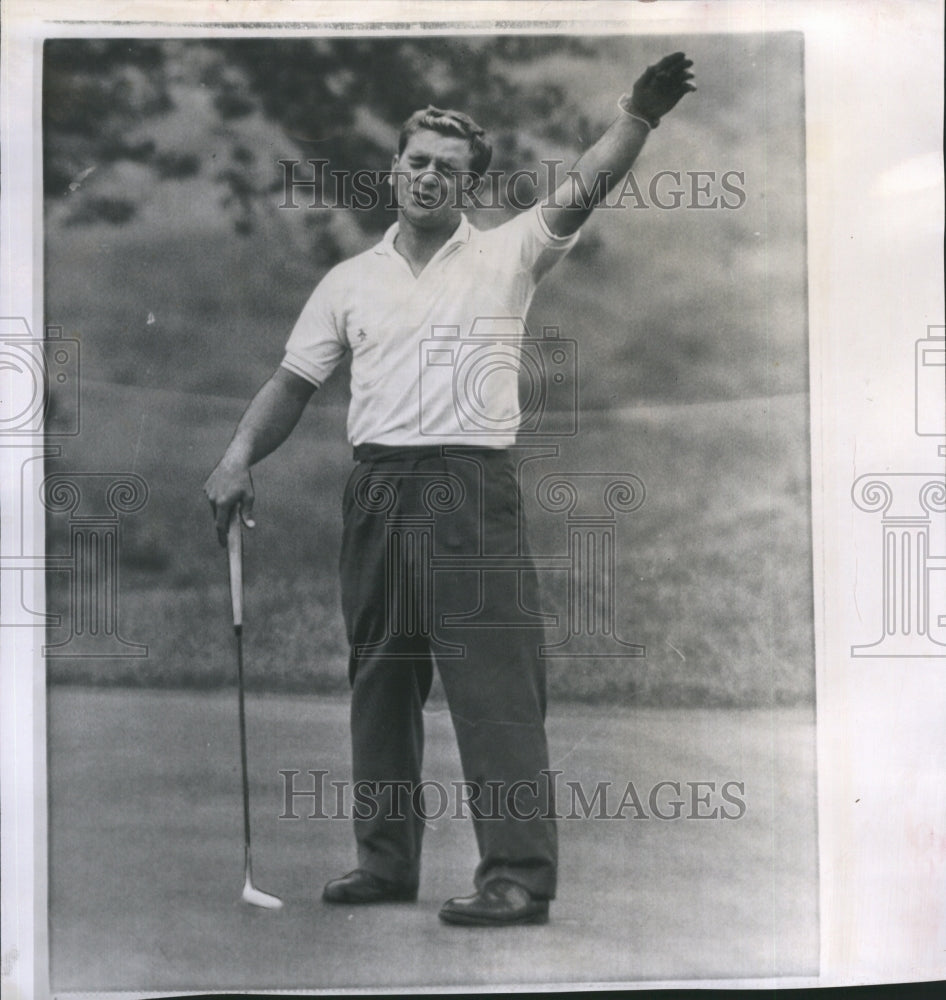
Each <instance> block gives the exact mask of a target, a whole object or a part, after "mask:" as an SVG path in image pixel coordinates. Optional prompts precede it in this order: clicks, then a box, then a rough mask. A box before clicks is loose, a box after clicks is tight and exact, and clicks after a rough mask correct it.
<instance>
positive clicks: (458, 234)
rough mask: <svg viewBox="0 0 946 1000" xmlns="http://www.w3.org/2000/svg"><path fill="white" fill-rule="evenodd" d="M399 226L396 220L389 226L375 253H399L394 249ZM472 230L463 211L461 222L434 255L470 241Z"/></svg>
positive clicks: (441, 253)
mask: <svg viewBox="0 0 946 1000" xmlns="http://www.w3.org/2000/svg"><path fill="white" fill-rule="evenodd" d="M398 226H399V223H397V222H395V223H394V224H393V225H392V226H389V227H388V229H387V231H386V232H385V234H384V236H383V238H382V239H381V242H380V243H378V244H377V245H376V246H375V248H374V252H375V253H381V254H388V255H389V256H390V255H391V254H396V253H397V250H395V249H394V238H395V237H396V236H397V232H398ZM472 232H473V227H472V226H471V225H470V220H469V219H468V218H467V217H466V216H465V215H463V214H462V213H461V215H460V224H459V225H458V226H457V228H456V229H454V231H453V233H452V234H451V235H450V237H449V239H448V240H447V241H446V243H444V245H443V246H442V247H441V248H440V249H439V250H438V251H437V253H436V254H435V255H434V256H435V257H440V256H442V255H443V254H445V253H446V252H447V251H448V250H449V249H451V248H452V247H453V246H455V245H459V244H461V243H469V242H470V235H471V234H472ZM398 256H400V254H398Z"/></svg>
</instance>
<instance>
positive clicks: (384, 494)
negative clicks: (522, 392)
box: [341, 445, 557, 899]
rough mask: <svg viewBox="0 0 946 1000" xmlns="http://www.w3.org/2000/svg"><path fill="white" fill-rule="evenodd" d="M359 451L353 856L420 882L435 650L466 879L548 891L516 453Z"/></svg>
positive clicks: (354, 546)
mask: <svg viewBox="0 0 946 1000" xmlns="http://www.w3.org/2000/svg"><path fill="white" fill-rule="evenodd" d="M355 458H356V460H357V461H358V462H359V464H358V466H357V467H356V469H355V470H354V472H353V473H352V475H351V477H350V478H349V481H348V484H347V485H346V488H345V497H344V530H343V538H342V552H341V584H342V610H343V613H344V617H345V624H346V628H347V633H348V640H349V642H350V644H351V657H350V661H349V678H350V681H351V685H352V703H351V734H352V768H353V779H354V783H355V820H354V827H355V838H356V842H357V847H358V864H359V867H361V868H364V869H366V870H368V871H370V872H372V873H373V874H375V875H378V876H380V877H382V878H386V879H390V880H394V881H397V882H399V883H403V884H408V885H416V884H417V882H418V879H419V875H420V852H421V840H422V836H423V828H424V821H423V811H422V809H417V808H416V806H417V805H418V804H419V802H420V800H421V798H422V796H421V795H419V794H415V790H416V789H417V788H418V785H419V783H420V782H421V767H422V760H423V746H424V724H423V711H422V709H423V706H424V702H425V700H426V698H427V695H428V693H429V691H430V685H431V680H432V677H433V665H434V663H436V665H437V669H438V670H439V672H440V677H441V680H442V682H443V687H444V691H445V693H446V696H447V702H448V705H449V709H450V714H451V717H452V720H453V726H454V730H455V732H456V737H457V744H458V747H459V751H460V760H461V763H462V766H463V774H464V778H465V786H464V789H463V794H462V795H460V794H459V793H458V791H457V790H456V789H448V791H449V792H450V803H449V806H448V811H447V812H446V813H445V814H444V818H447V817H453V816H455V815H457V814H458V813H460V814H462V815H464V816H465V815H469V816H471V818H472V821H473V823H474V830H475V833H476V840H477V844H478V846H479V852H480V863H479V865H478V867H477V869H476V874H475V878H474V882H475V884H476V886H477V888H481V887H482V886H483V885H485V884H486V883H488V882H490V881H491V880H494V879H497V878H508V879H511V880H512V881H515V882H518V883H519V884H521V885H523V886H525V887H526V888H527V889H528V890H529V891H530V892H531V893H533V895H535V896H538V897H540V898H548V899H551V898H553V897H554V895H555V876H556V862H557V841H556V830H555V824H554V819H553V818H552V815H553V812H554V804H553V802H552V801H551V791H550V788H549V784H550V781H549V777H548V774H547V770H548V747H547V743H546V737H545V705H546V699H545V670H544V664H543V662H542V661H541V660H540V659H539V656H538V649H539V645H540V644H541V642H542V641H543V638H544V636H543V634H542V629H541V627H539V626H537V625H536V624H535V622H536V620H537V619H536V617H535V615H534V613H535V611H536V609H537V608H538V604H539V594H538V581H537V577H536V573H535V570H534V567H532V565H531V559H530V557H529V555H528V548H527V542H526V539H525V524H524V519H523V517H522V503H521V497H520V495H519V488H518V483H517V479H516V471H515V467H514V464H513V462H512V459H511V458H510V456H509V454H508V453H507V452H504V451H502V450H498V449H483V448H456V449H455V448H444V449H441V448H437V447H432V448H385V447H383V446H380V445H362V446H359V447H358V448H356V450H355ZM484 557H485V558H484ZM503 557H505V562H504V559H503ZM490 558H492V561H491V562H489V561H488V560H489V559H490ZM450 616H457V617H458V618H459V619H460V620H452V621H451V620H450ZM445 617H446V619H447V620H446V621H445V620H444V619H445ZM464 617H465V618H466V619H467V620H466V621H463V620H462V619H463V618H464ZM461 803H462V804H463V805H464V808H463V809H460V808H459V806H460V805H461Z"/></svg>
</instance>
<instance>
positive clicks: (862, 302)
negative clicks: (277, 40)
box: [0, 0, 946, 997]
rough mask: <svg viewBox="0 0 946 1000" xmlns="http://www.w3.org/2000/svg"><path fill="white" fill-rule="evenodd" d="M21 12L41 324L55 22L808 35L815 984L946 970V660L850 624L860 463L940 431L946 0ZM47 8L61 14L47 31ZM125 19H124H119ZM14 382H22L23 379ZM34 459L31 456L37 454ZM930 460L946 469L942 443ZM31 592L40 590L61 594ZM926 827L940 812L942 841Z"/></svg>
mask: <svg viewBox="0 0 946 1000" xmlns="http://www.w3.org/2000/svg"><path fill="white" fill-rule="evenodd" d="M2 13H3V19H4V20H3V38H2V46H3V48H2V56H0V58H2V66H0V72H2V87H3V93H2V105H0V113H2V129H3V131H2V136H0V139H2V173H3V191H2V199H3V204H2V209H0V241H2V242H0V252H2V263H0V294H2V303H0V315H8V316H9V315H22V316H29V317H31V322H32V324H33V328H34V331H35V330H39V329H41V317H42V298H41V287H42V286H41V279H42V273H41V260H42V252H41V234H42V227H41V219H39V220H38V219H37V211H39V212H41V207H40V208H39V210H37V205H40V199H39V198H38V197H34V193H35V192H34V183H35V171H34V170H33V166H34V165H35V164H37V163H38V162H39V150H38V143H39V128H38V115H39V101H38V94H39V91H38V88H35V87H34V86H33V84H34V82H35V79H36V78H37V77H38V74H39V48H38V42H39V40H40V39H41V38H42V37H43V36H44V35H59V36H62V35H69V34H75V35H81V34H84V33H86V32H87V31H88V27H89V25H81V24H78V23H75V22H76V21H77V20H84V21H94V22H95V25H94V29H95V31H96V32H98V33H102V34H107V33H112V34H126V35H127V34H129V33H134V34H136V35H163V36H167V35H169V34H182V35H184V34H192V33H193V34H206V33H208V32H207V28H205V27H201V26H199V25H201V24H207V23H208V22H211V23H213V24H218V25H221V24H223V23H225V22H232V21H242V20H248V21H251V22H253V23H254V27H253V28H252V29H248V31H249V32H251V33H257V34H258V33H261V32H262V31H263V30H264V29H263V27H262V25H263V24H264V23H272V24H275V22H279V21H286V20H290V21H293V22H305V23H306V25H307V28H306V29H303V28H299V27H297V28H288V29H283V30H284V31H285V33H286V34H287V35H288V34H298V33H302V31H303V30H311V28H312V26H313V25H314V23H316V22H319V23H322V24H323V25H325V30H326V31H330V30H334V29H333V28H332V27H331V26H330V25H337V24H339V23H340V22H344V23H348V24H354V23H359V24H367V23H369V22H371V21H372V20H377V19H381V20H382V21H384V22H385V23H387V24H390V23H392V22H395V21H396V22H408V23H416V22H420V21H427V20H433V21H436V22H441V23H443V22H447V21H452V22H461V21H462V22H464V23H465V24H468V25H469V26H470V27H471V28H475V27H476V26H478V25H480V26H481V25H486V24H490V23H493V22H497V21H501V22H503V23H506V24H508V23H511V22H514V21H515V22H523V23H522V24H521V25H520V27H521V28H525V29H526V30H528V26H529V24H530V22H532V23H535V22H541V21H548V20H550V19H555V20H560V21H562V22H563V23H562V30H564V31H568V32H575V33H578V32H582V31H589V32H590V31H600V30H601V28H602V22H611V23H616V24H620V25H622V26H627V25H628V24H633V28H634V30H635V32H639V33H641V34H644V33H673V32H688V33H697V32H720V33H725V32H739V31H753V32H756V31H785V30H800V31H803V32H804V34H805V61H806V81H805V82H806V101H807V109H806V131H807V157H808V159H807V198H808V239H809V247H808V251H809V297H810V350H811V390H812V459H813V476H814V481H813V507H814V541H815V553H816V558H815V567H814V569H815V588H816V609H815V624H816V635H817V662H818V683H817V697H818V767H819V771H818V774H819V846H820V877H821V912H820V921H821V974H820V976H819V977H818V980H817V983H818V984H820V985H837V984H848V983H869V982H901V981H909V980H926V979H935V978H940V977H943V976H946V910H944V904H943V900H944V899H946V807H944V802H946V791H944V789H946V663H944V662H938V661H922V662H921V661H904V660H891V659H886V660H876V661H867V660H860V661H855V660H853V659H852V658H851V656H850V646H851V643H852V641H853V642H856V641H863V640H864V638H865V636H864V632H865V630H867V631H869V630H870V627H871V626H870V622H872V621H874V620H876V615H874V617H873V618H872V617H871V615H872V614H874V612H875V611H876V608H871V607H868V608H865V600H866V601H867V602H868V604H869V602H870V595H869V594H868V595H867V596H866V598H865V595H864V593H863V582H861V590H860V591H858V589H857V588H858V585H859V584H858V579H857V557H858V555H860V554H863V555H865V557H866V553H861V552H859V551H858V550H857V541H856V537H855V536H856V533H857V532H856V523H855V522H856V518H857V516H858V515H857V513H856V512H855V511H854V509H853V507H852V504H851V499H850V489H851V484H852V482H853V480H854V479H855V478H856V476H857V475H859V474H862V473H864V472H869V471H884V470H889V471H894V470H900V471H912V470H918V471H929V466H930V464H931V463H930V446H929V442H924V441H921V440H919V439H917V438H916V437H915V435H913V434H912V423H911V420H912V416H911V415H912V409H911V405H912V400H911V396H910V393H911V392H912V385H911V384H904V381H903V378H902V374H903V367H902V365H898V364H893V363H891V361H892V359H894V358H896V357H899V354H898V353H897V352H903V351H907V352H908V353H909V351H910V349H911V348H912V343H913V341H915V340H916V339H919V338H920V337H922V336H923V335H924V333H925V330H926V327H927V325H929V324H936V323H942V322H943V319H942V316H943V293H942V284H941V277H942V262H943V257H942V243H941V240H942V234H943V218H942V205H943V200H942V193H943V178H942V166H941V161H940V159H939V154H940V151H941V149H942V111H943V95H942V91H941V81H942V79H943V46H942V38H943V8H942V4H941V3H940V2H939V0H910V2H903V0H844V2H841V0H833V2H830V0H829V2H823V3H818V4H814V3H807V2H804V0H799V2H791V0H784V2H780V0H745V2H714V3H691V2H673V3H670V2H664V3H647V4H643V3H592V2H588V3H570V2H560V3H554V4H550V3H527V2H523V3H516V4H507V3H493V2H483V3H480V2H469V3H463V4H459V3H454V4H449V3H437V2H423V3H421V2H415V3H402V2H394V0H389V2H377V3H359V4H354V3H352V4H337V3H336V4H330V3H306V2H285V0H283V2H278V3H277V2H259V3H253V2H247V3H226V4H223V3H203V2H199V0H195V2H169V3H150V4H147V5H145V4H135V5H132V4H128V3H104V2H102V3H94V4H92V3H83V4H80V3H72V4H68V3H58V2H49V3H44V2H39V3H26V2H24V0H7V2H6V3H5V4H4V6H3V11H2ZM42 19H45V20H46V21H47V22H55V21H59V22H60V23H58V24H53V23H48V24H47V25H45V26H44V24H43V20H42ZM109 21H122V22H124V23H123V24H121V25H120V26H114V27H109V26H108V24H107V22H109ZM155 21H161V22H168V21H170V22H174V24H176V25H177V27H175V28H172V27H170V26H169V25H168V24H167V23H161V24H156V23H154V22H155ZM63 22H67V23H63ZM68 22H71V23H68ZM147 22H150V23H147ZM279 33H280V34H282V33H283V31H279ZM4 390H5V391H9V390H8V387H7V386H6V385H5V384H4ZM14 390H15V387H14ZM9 459H10V455H9V451H8V450H5V453H4V454H3V455H2V456H0V461H2V465H3V467H4V473H5V474H4V476H3V491H2V493H0V503H2V507H3V516H4V524H5V525H6V526H9V524H10V516H11V515H10V506H11V503H13V502H15V500H14V496H13V491H14V489H15V488H16V478H17V477H16V476H10V475H9V474H8V473H9V466H10V464H11V463H10V461H9ZM37 464H38V463H31V468H33V469H34V471H35V466H36V465H37ZM932 465H933V468H934V469H940V468H941V467H942V462H941V461H939V463H938V464H937V462H936V461H934V462H933V463H932ZM36 475H37V480H36V481H37V482H38V473H37V474H36ZM32 485H33V486H34V487H35V485H36V483H33V484H32ZM25 518H26V520H25V521H24V525H25V528H26V530H27V531H28V532H29V533H30V534H31V537H32V539H33V542H34V544H35V546H36V548H35V549H34V551H36V552H40V551H41V546H42V537H41V536H42V518H41V517H34V516H33V514H32V512H25ZM9 534H10V533H9V532H4V535H3V539H2V545H3V549H2V550H0V551H3V552H9V551H11V550H10V546H11V545H12V544H13V541H15V540H11V539H10V537H9ZM25 575H26V576H27V577H34V576H38V574H25ZM34 582H35V581H34ZM37 585H38V584H37ZM857 594H860V599H859V600H858V599H857ZM0 599H2V601H3V604H2V605H0V611H2V615H3V620H4V621H9V620H10V616H11V615H12V614H13V613H14V609H13V608H12V607H11V606H10V599H11V591H10V588H9V587H4V588H3V590H2V593H0ZM30 599H31V600H32V601H33V602H34V603H33V606H34V607H36V608H39V607H40V606H41V605H40V602H41V599H42V594H41V593H39V592H34V593H32V594H31V595H30ZM855 605H856V608H855ZM857 612H859V613H860V617H857V614H856V613H857ZM41 641H42V636H41V635H37V634H35V633H34V630H31V629H24V628H17V629H3V630H2V631H0V642H2V646H0V649H2V653H3V669H2V699H0V712H2V725H3V762H2V804H3V811H2V817H3V818H2V821H3V829H2V838H3V839H2V850H3V870H2V891H3V911H2V942H3V945H2V946H3V984H4V992H6V990H7V989H11V994H10V995H11V996H12V995H14V992H15V995H17V996H25V997H32V996H37V997H38V996H42V995H44V994H45V993H46V962H47V954H46V951H47V943H48V942H47V930H46V906H45V886H46V874H45V873H46V867H45V866H46V852H45V834H46V831H45V815H46V812H45V809H46V802H45V783H44V776H45V697H44V671H43V666H42V662H41V660H40V659H39V657H38V656H37V650H38V645H39V643H40V642H41ZM918 775H919V776H922V777H921V778H918V777H917V776H918ZM917 831H924V832H926V831H928V833H929V837H930V845H931V846H930V847H929V848H928V849H927V848H926V847H924V846H923V844H922V843H920V842H919V841H918V840H917V836H916V834H917ZM924 835H925V833H924ZM921 840H922V838H921ZM14 954H15V955H16V958H15V959H14V958H10V956H12V955H14ZM811 982H813V981H811V980H797V979H793V980H790V981H781V982H779V981H771V980H740V981H737V982H723V981H711V982H706V983H705V985H707V986H714V987H721V986H743V987H744V986H755V987H765V988H771V987H773V986H778V985H789V984H791V985H803V984H808V983H811ZM584 985H585V988H589V987H591V984H584ZM601 985H602V987H605V986H607V988H611V989H613V988H615V986H616V984H613V983H608V984H601ZM628 985H631V986H634V985H638V986H640V987H646V988H659V987H662V986H693V985H696V984H694V983H693V982H692V981H683V982H673V983H641V984H628ZM109 995H111V996H116V997H117V996H128V995H129V994H109ZM165 995H168V994H165ZM182 995H183V994H182Z"/></svg>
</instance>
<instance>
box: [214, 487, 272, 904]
mask: <svg viewBox="0 0 946 1000" xmlns="http://www.w3.org/2000/svg"><path fill="white" fill-rule="evenodd" d="M227 554H228V556H229V561H230V603H231V604H232V605H233V633H234V635H235V636H236V647H237V693H238V699H239V706H240V708H239V713H240V767H241V770H242V773H243V858H244V867H243V893H242V895H241V896H240V898H241V899H242V900H243V902H244V903H249V904H250V905H251V906H262V907H264V908H265V909H267V910H278V909H280V907H281V906H282V900H281V899H280V898H279V897H278V896H274V895H272V894H271V893H269V892H263V890H262V889H257V888H256V886H255V885H253V859H252V856H251V853H250V782H249V778H248V777H247V767H246V712H245V710H244V706H243V525H242V519H241V517H240V512H239V510H238V509H237V508H236V507H234V508H233V514H232V515H231V517H230V525H229V528H228V529H227Z"/></svg>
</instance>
